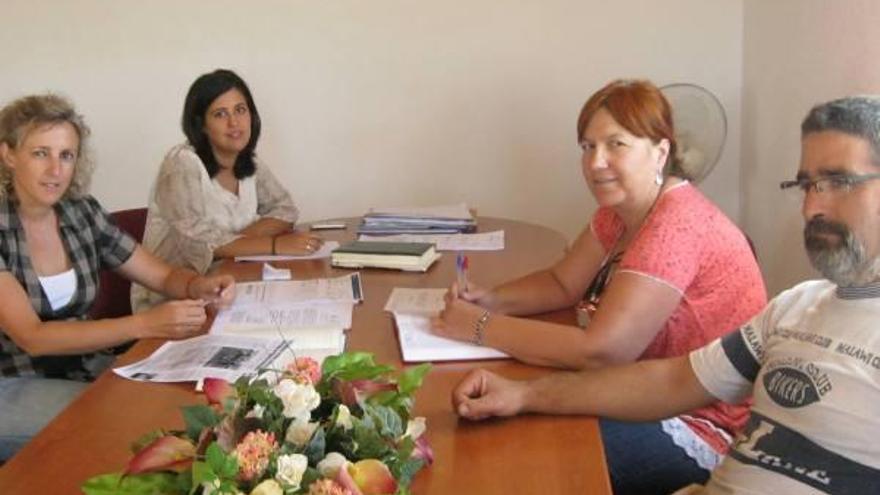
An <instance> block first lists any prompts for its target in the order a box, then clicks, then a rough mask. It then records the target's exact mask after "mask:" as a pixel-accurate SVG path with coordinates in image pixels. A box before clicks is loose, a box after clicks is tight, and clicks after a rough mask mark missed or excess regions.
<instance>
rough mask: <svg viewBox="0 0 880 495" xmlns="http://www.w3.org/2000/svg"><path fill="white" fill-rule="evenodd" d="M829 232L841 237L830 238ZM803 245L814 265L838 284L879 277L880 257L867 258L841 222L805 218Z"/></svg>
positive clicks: (843, 285)
mask: <svg viewBox="0 0 880 495" xmlns="http://www.w3.org/2000/svg"><path fill="white" fill-rule="evenodd" d="M823 234H824V235H823ZM828 234H830V235H832V236H837V237H838V238H839V239H840V241H838V242H836V243H835V242H834V241H833V240H829V239H828ZM804 246H805V247H806V249H807V256H809V258H810V263H811V264H812V265H813V268H815V269H816V270H819V272H820V273H821V274H822V275H823V276H825V278H827V279H828V280H830V281H832V282H834V283H835V284H837V285H839V286H841V287H852V286H860V285H867V284H869V283H871V282H874V281H876V280H878V278H880V258H874V259H868V255H867V254H866V252H865V246H864V245H863V244H862V243H861V242H859V240H858V239H856V237H855V235H853V233H852V231H851V230H850V229H849V228H848V227H847V226H846V225H844V224H842V223H839V222H832V221H828V220H823V219H821V218H814V219H812V220H810V221H808V222H807V225H806V226H805V227H804Z"/></svg>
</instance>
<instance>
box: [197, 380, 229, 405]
mask: <svg viewBox="0 0 880 495" xmlns="http://www.w3.org/2000/svg"><path fill="white" fill-rule="evenodd" d="M202 389H203V390H204V391H205V397H206V398H207V399H208V403H209V404H217V405H220V406H224V405H225V403H226V399H227V398H229V397H235V396H236V394H235V387H233V386H232V384H231V383H229V382H227V381H226V380H223V379H220V378H205V380H204V383H203V385H202Z"/></svg>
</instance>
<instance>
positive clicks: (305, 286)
mask: <svg viewBox="0 0 880 495" xmlns="http://www.w3.org/2000/svg"><path fill="white" fill-rule="evenodd" d="M235 293H236V294H235V302H234V303H233V307H237V306H246V305H250V304H258V305H266V304H269V305H272V304H275V303H283V304H295V303H314V302H342V301H347V302H351V303H355V302H359V301H361V300H363V288H362V286H361V274H360V273H352V274H349V275H343V276H341V277H336V278H316V279H312V280H287V281H269V282H267V281H262V282H244V283H240V284H236V286H235Z"/></svg>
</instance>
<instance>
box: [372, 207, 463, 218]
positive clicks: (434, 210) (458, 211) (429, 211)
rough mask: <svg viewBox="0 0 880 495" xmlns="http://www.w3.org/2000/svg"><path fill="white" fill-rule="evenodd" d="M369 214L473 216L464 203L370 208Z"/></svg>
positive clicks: (429, 216) (433, 216)
mask: <svg viewBox="0 0 880 495" xmlns="http://www.w3.org/2000/svg"><path fill="white" fill-rule="evenodd" d="M369 214H370V215H382V216H399V217H420V218H446V219H460V220H470V219H472V218H473V216H472V215H471V211H470V209H468V207H467V205H466V204H465V203H458V204H453V205H438V206H397V207H388V208H371V209H370V213H369Z"/></svg>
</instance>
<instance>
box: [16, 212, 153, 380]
mask: <svg viewBox="0 0 880 495" xmlns="http://www.w3.org/2000/svg"><path fill="white" fill-rule="evenodd" d="M55 214H56V215H57V217H58V229H59V231H60V234H61V240H62V242H63V243H64V246H65V248H66V249H67V256H68V257H69V258H70V263H71V265H72V266H73V270H74V272H75V273H76V292H75V293H74V295H73V299H72V300H71V301H70V302H69V303H68V304H66V305H65V306H64V307H62V308H59V310H58V311H53V310H52V307H51V306H50V304H49V299H48V298H47V297H46V294H45V293H44V292H43V289H42V286H41V285H40V280H39V278H38V275H37V273H36V271H34V267H33V265H32V264H31V259H30V255H29V254H28V250H27V243H26V240H25V234H24V228H22V225H21V221H20V220H19V218H18V212H17V211H16V205H15V203H14V201H13V200H12V198H8V197H7V198H6V199H0V271H8V272H10V273H11V274H12V275H13V276H14V277H15V278H16V279H18V281H19V283H21V285H22V288H23V289H24V291H25V292H26V293H27V295H28V297H29V298H30V301H31V306H33V308H34V312H35V313H37V315H38V316H39V317H40V319H41V320H42V321H50V320H69V319H80V320H81V319H84V318H85V317H86V315H87V313H88V311H89V308H91V306H92V303H93V302H94V301H95V297H96V295H97V294H98V279H99V275H100V270H101V269H102V268H116V267H118V266H119V265H121V264H123V263H125V261H127V260H128V258H129V257H131V255H132V254H133V253H134V250H135V247H136V246H137V243H136V242H135V240H134V239H132V238H131V236H129V235H128V234H126V233H125V232H123V231H122V230H120V229H119V228H118V227H117V226H116V224H115V223H113V220H112V218H111V217H110V215H109V214H108V213H107V212H106V211H105V210H104V209H103V208H102V207H101V205H100V204H98V202H97V201H96V200H95V198H93V197H91V196H86V197H85V198H82V199H64V200H61V201H60V202H58V204H56V205H55ZM93 358H94V355H78V356H46V357H38V358H34V357H31V356H28V354H27V353H25V352H24V351H23V350H21V349H20V348H19V347H18V346H17V345H15V343H14V342H13V341H12V340H11V339H10V338H9V337H8V336H7V335H6V334H5V333H4V332H3V331H2V329H0V376H21V375H42V376H48V377H58V378H72V379H89V378H93V377H94V373H91V371H92V370H90V369H89V368H90V366H89V365H88V360H90V359H93Z"/></svg>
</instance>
